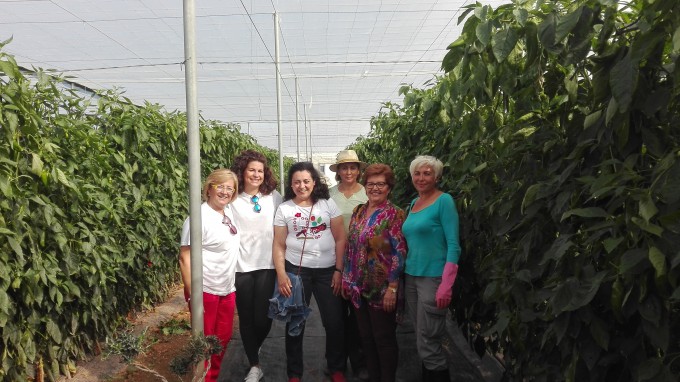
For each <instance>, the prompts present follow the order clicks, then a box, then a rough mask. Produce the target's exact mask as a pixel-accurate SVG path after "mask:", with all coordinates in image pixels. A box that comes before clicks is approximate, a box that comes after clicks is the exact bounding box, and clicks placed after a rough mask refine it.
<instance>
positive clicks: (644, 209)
mask: <svg viewBox="0 0 680 382" xmlns="http://www.w3.org/2000/svg"><path fill="white" fill-rule="evenodd" d="M639 208H640V216H642V218H643V219H645V222H647V223H649V219H651V218H652V217H653V216H654V215H656V214H657V212H659V210H658V209H657V208H656V205H655V204H654V201H653V200H652V197H651V195H649V194H646V195H645V196H644V197H642V199H640V207H639Z"/></svg>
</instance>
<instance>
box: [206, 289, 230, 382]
mask: <svg viewBox="0 0 680 382" xmlns="http://www.w3.org/2000/svg"><path fill="white" fill-rule="evenodd" d="M235 300H236V292H234V293H229V294H228V295H226V296H217V295H214V294H210V293H206V292H203V333H204V334H205V336H206V337H207V336H217V338H219V339H220V343H221V344H222V348H223V349H222V351H221V352H220V353H219V354H213V355H212V356H211V357H210V369H209V370H208V373H207V374H206V376H205V381H206V382H215V381H217V377H218V376H219V375H220V367H221V365H222V358H224V353H225V351H226V350H227V344H228V343H229V341H230V340H231V335H232V333H233V331H234V309H235V307H236V301H235ZM205 364H206V367H207V365H208V361H206V362H205Z"/></svg>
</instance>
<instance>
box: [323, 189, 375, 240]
mask: <svg viewBox="0 0 680 382" xmlns="http://www.w3.org/2000/svg"><path fill="white" fill-rule="evenodd" d="M339 185H340V183H338V184H336V185H335V186H333V187H331V188H330V189H329V190H328V192H329V193H330V194H331V199H333V201H334V202H335V204H337V205H338V208H340V212H342V220H343V224H344V225H345V232H349V221H350V219H351V218H352V211H354V207H356V206H358V205H359V204H364V203H366V202H368V196H367V195H366V190H365V189H364V186H362V185H361V184H359V186H360V187H361V188H360V189H359V191H357V192H355V193H353V194H352V196H350V197H349V198H348V197H346V196H345V194H343V193H342V192H340V190H338V186H339Z"/></svg>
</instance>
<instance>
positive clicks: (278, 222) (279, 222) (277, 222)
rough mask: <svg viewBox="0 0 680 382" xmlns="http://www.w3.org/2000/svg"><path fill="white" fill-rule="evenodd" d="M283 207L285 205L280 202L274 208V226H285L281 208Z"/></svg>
mask: <svg viewBox="0 0 680 382" xmlns="http://www.w3.org/2000/svg"><path fill="white" fill-rule="evenodd" d="M284 208H285V205H284V204H283V203H282V204H280V205H279V207H278V208H277V209H276V215H274V226H275V227H286V226H287V224H286V218H285V217H284V216H283V215H284V213H283V209H284Z"/></svg>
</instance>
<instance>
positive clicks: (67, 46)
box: [0, 0, 505, 158]
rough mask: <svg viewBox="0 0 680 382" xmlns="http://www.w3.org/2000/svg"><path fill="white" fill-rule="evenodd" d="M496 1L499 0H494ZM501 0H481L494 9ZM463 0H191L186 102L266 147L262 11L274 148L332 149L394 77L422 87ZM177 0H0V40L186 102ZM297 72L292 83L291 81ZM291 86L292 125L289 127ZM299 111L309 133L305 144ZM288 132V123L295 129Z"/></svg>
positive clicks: (101, 82)
mask: <svg viewBox="0 0 680 382" xmlns="http://www.w3.org/2000/svg"><path fill="white" fill-rule="evenodd" d="M504 2H505V1H504ZM504 2H501V1H484V2H483V3H485V4H490V5H492V6H494V7H496V6H498V5H499V4H501V3H504ZM469 4H471V2H470V1H467V0H434V1H433V0H381V1H377V0H352V1H341V0H336V1H323V0H285V1H275V0H269V1H265V0H260V1H254V0H196V1H195V8H196V18H195V23H196V61H197V80H198V85H197V86H198V100H197V103H198V109H199V111H200V114H201V116H202V117H203V118H205V119H215V120H220V121H222V122H225V123H226V122H233V123H238V124H240V125H241V130H242V131H243V132H246V133H249V134H251V135H253V136H254V137H255V138H256V139H257V140H258V142H259V143H260V144H262V145H265V146H268V147H271V148H274V149H276V148H278V134H277V107H276V72H275V65H274V57H275V42H274V40H275V34H274V16H273V14H274V12H275V11H276V12H277V14H278V16H279V31H280V33H279V48H280V49H279V52H280V53H279V56H280V73H281V76H282V82H281V101H282V128H283V134H282V136H283V152H284V153H285V154H287V155H291V156H295V155H296V152H297V146H298V145H297V143H296V142H299V144H300V152H301V157H302V158H305V157H306V155H305V153H306V152H307V151H311V152H313V153H314V154H317V153H335V152H337V151H338V150H341V149H342V148H344V147H345V146H347V145H348V144H350V143H352V142H353V141H354V140H355V139H356V138H357V137H358V136H360V135H365V134H367V133H368V132H369V130H370V123H369V122H370V118H371V117H372V116H375V115H377V113H378V112H379V110H380V108H381V105H382V104H383V103H384V102H387V101H392V102H397V103H401V97H400V96H399V89H400V87H401V86H402V85H403V84H412V85H414V86H417V87H423V86H425V83H426V82H427V81H428V80H431V79H433V78H434V76H435V75H436V74H440V73H441V72H440V66H441V60H442V58H443V57H444V55H445V54H446V47H447V45H448V44H449V43H451V42H453V41H454V40H456V38H458V36H459V34H460V30H461V27H462V24H461V25H458V18H459V16H460V15H461V14H462V12H463V9H461V8H462V7H464V6H466V5H469ZM182 6H183V3H182V1H179V0H175V1H169V0H115V1H108V0H94V1H93V0H87V1H85V0H3V1H1V2H0V41H4V40H6V39H8V38H10V37H11V38H12V39H13V41H12V42H11V43H9V44H8V45H6V46H5V48H4V51H5V52H6V53H9V54H11V55H13V56H14V57H15V59H16V60H17V62H18V63H19V64H20V65H21V66H24V67H26V68H32V67H36V68H37V67H40V68H44V69H54V70H55V71H57V72H58V73H61V74H64V75H67V76H69V77H70V80H72V81H73V82H76V83H78V84H81V85H84V86H86V87H90V88H93V89H113V88H119V89H120V90H121V91H123V92H124V95H125V96H126V97H128V98H130V99H131V100H132V101H134V102H136V103H139V104H142V103H143V102H144V101H148V102H151V103H157V104H160V105H163V106H164V108H165V109H166V110H167V111H174V110H180V111H185V110H186V97H185V67H184V65H183V61H184V25H183V11H182ZM296 78H297V83H298V89H299V90H298V91H296V87H295V83H296V80H295V79H296ZM296 93H297V94H298V97H297V98H298V105H299V106H298V109H299V116H300V117H299V120H300V122H299V125H297V126H299V127H296V107H295V103H296ZM305 115H306V120H307V121H308V122H307V123H306V125H307V127H308V129H309V130H310V131H311V134H310V135H311V141H307V144H305ZM298 131H299V133H298Z"/></svg>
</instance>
